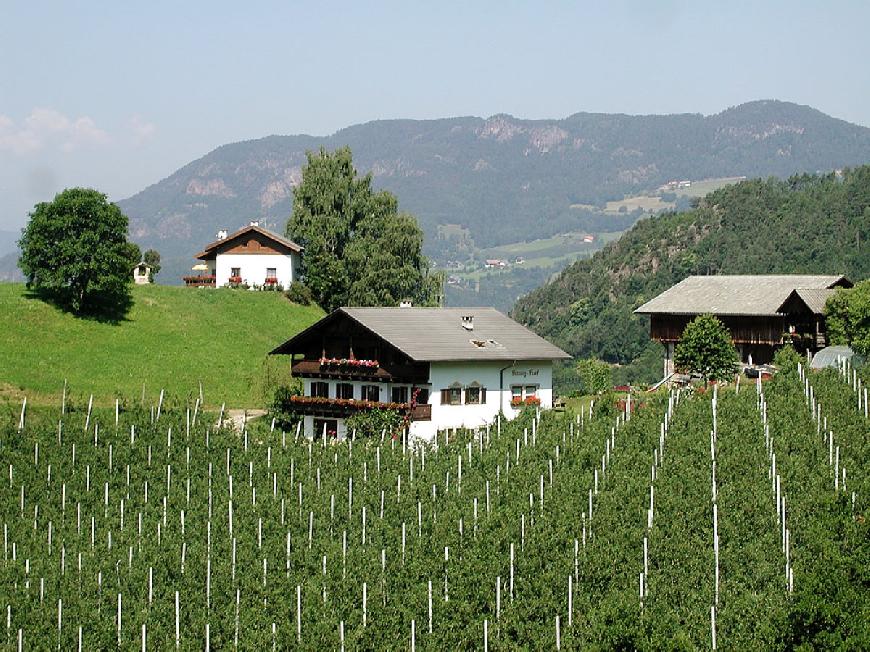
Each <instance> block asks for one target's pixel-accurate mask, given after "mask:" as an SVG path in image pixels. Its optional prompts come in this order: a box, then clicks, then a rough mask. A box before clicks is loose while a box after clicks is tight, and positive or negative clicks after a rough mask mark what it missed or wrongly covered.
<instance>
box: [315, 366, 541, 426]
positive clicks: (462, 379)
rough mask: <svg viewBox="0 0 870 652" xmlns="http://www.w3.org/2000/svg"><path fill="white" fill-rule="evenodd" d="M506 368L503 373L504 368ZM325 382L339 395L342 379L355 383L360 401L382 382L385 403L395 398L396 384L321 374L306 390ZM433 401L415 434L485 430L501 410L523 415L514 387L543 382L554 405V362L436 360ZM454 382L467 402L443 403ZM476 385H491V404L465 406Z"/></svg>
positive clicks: (488, 391)
mask: <svg viewBox="0 0 870 652" xmlns="http://www.w3.org/2000/svg"><path fill="white" fill-rule="evenodd" d="M501 370H503V372H502V373H500V371H501ZM318 380H320V381H321V382H327V383H329V397H330V398H335V394H336V389H335V385H336V383H337V382H351V384H352V385H353V386H354V391H353V396H354V398H355V399H357V400H359V399H360V397H361V396H362V390H361V389H360V385H372V384H377V385H379V386H380V387H381V401H384V402H387V401H389V400H390V398H391V396H390V389H391V388H392V386H393V385H392V384H391V383H372V382H371V381H344V380H343V381H336V380H326V379H316V378H313V379H312V378H305V379H304V382H303V384H304V388H305V390H304V394H305V395H306V396H310V395H311V383H312V382H314V381H318ZM429 380H430V383H429V385H428V389H429V403H430V405H432V420H431V421H415V422H413V423H412V424H411V435H412V436H413V437H419V438H421V439H427V440H431V439H433V438H434V437H435V435H436V433H437V431H438V430H444V429H446V428H479V427H484V426H486V425H487V424H489V423H492V422H493V421H495V418H496V415H498V413H499V412H500V411H501V412H503V413H504V414H505V416H506V417H507V418H509V419H512V418H514V417H515V416H516V415H517V414H519V409H514V408H512V407H511V404H510V403H511V386H512V385H523V386H526V385H537V393H536V395H537V397H538V398H539V399H540V401H541V408H543V409H550V408H552V407H553V364H552V362H551V361H549V360H539V361H533V362H518V363H516V364H513V365H507V364H505V363H504V362H488V363H479V362H461V363H460V362H446V363H442V362H435V363H432V364H431V365H430V372H429ZM500 380H503V389H501V388H500ZM454 383H459V384H460V385H462V388H463V393H462V401H463V402H462V404H460V405H442V404H441V390H442V389H447V388H449V387H450V386H451V385H453V384H454ZM472 383H477V384H479V385H480V386H482V387H485V388H486V403H483V404H472V405H467V404H465V402H464V401H465V388H466V387H467V386H469V385H471V384H472ZM396 386H403V387H410V386H409V385H407V384H406V383H397V384H396ZM313 425H314V419H313V418H312V417H306V418H305V421H304V429H305V434H306V435H308V436H309V437H310V436H311V435H312V434H315V435H316V434H317V433H313ZM346 434H347V433H346V428H345V426H344V420H343V419H338V435H339V438H340V439H341V438H343V437H344V436H345V435H346Z"/></svg>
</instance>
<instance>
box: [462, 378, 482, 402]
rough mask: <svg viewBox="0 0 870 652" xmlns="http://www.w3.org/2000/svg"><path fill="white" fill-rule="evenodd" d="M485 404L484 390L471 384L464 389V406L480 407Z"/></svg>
mask: <svg viewBox="0 0 870 652" xmlns="http://www.w3.org/2000/svg"><path fill="white" fill-rule="evenodd" d="M481 403H486V388H485V387H481V386H480V384H478V383H472V384H471V385H469V386H468V387H466V388H465V404H466V405H480V404H481Z"/></svg>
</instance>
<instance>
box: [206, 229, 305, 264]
mask: <svg viewBox="0 0 870 652" xmlns="http://www.w3.org/2000/svg"><path fill="white" fill-rule="evenodd" d="M251 232H256V233H259V234H260V235H262V236H264V237H266V238H268V239H269V240H272V241H273V242H277V243H278V244H280V245H283V246H284V247H287V248H288V249H291V250H292V251H295V252H297V253H298V252H300V251H302V246H301V245H298V244H296V243H295V242H293V241H292V240H288V239H287V238H285V237H283V236H280V235H278V234H277V233H275V232H274V231H270V230H269V229H264V228H263V227H262V226H259V225H257V224H249V225H248V226H243V227H242V228H241V229H239V230H238V231H234V232H233V233H230V234H229V235H228V236H227V237H226V238H221V239H220V240H215V241H214V242H212V243H209V244H207V245H206V246H205V249H203V250H202V251H201V252H199V253H198V254H196V256H194V258H197V259H201V260H204V259H206V258H212V257H213V256H214V255H215V254H216V253H217V251H216V250H217V249H218V248H220V247H222V246H224V245H226V244H228V243H230V242H232V241H233V240H235V239H237V238H241V237H242V236H243V235H247V234H248V233H251Z"/></svg>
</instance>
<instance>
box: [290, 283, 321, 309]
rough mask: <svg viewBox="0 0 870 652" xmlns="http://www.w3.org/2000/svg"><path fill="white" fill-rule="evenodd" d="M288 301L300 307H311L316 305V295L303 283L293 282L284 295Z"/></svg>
mask: <svg viewBox="0 0 870 652" xmlns="http://www.w3.org/2000/svg"><path fill="white" fill-rule="evenodd" d="M284 296H286V297H287V300H288V301H292V302H293V303H296V304H299V305H300V306H310V305H311V304H312V303H314V295H313V294H311V290H310V289H309V288H308V286H307V285H305V283H303V282H302V281H293V282H292V283H291V284H290V287H289V288H287V291H286V292H285V293H284Z"/></svg>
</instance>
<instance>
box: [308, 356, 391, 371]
mask: <svg viewBox="0 0 870 652" xmlns="http://www.w3.org/2000/svg"><path fill="white" fill-rule="evenodd" d="M320 366H321V367H338V368H339V369H377V368H378V367H379V366H380V364H378V361H377V360H353V359H351V358H320Z"/></svg>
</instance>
